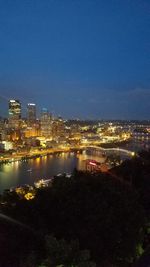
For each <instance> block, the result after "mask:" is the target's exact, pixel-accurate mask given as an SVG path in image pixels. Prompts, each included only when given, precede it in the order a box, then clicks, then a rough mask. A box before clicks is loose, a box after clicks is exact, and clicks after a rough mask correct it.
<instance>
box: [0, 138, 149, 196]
mask: <svg viewBox="0 0 150 267" xmlns="http://www.w3.org/2000/svg"><path fill="white" fill-rule="evenodd" d="M124 148H125V149H129V150H132V151H138V150H141V149H145V147H143V145H142V146H141V144H140V146H138V144H137V143H133V142H131V143H129V144H127V145H126V146H125V147H124ZM86 159H94V160H96V161H98V162H103V160H104V159H103V158H102V157H101V156H100V155H95V154H91V155H89V154H88V155H87V154H86V153H83V154H76V153H58V154H54V155H48V156H45V157H39V158H36V159H30V160H28V161H23V162H21V161H19V162H13V163H9V164H3V165H0V192H2V191H3V190H4V189H7V188H10V187H16V186H19V185H23V184H30V185H33V184H34V182H35V181H37V180H39V179H48V178H50V177H52V176H54V175H56V174H58V173H63V172H67V173H70V172H72V171H73V169H74V168H79V169H84V167H85V160H86Z"/></svg>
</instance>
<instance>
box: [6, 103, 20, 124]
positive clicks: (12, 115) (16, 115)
mask: <svg viewBox="0 0 150 267" xmlns="http://www.w3.org/2000/svg"><path fill="white" fill-rule="evenodd" d="M20 120H21V103H20V101H19V100H16V99H11V100H9V126H10V127H11V128H18V127H19V125H20Z"/></svg>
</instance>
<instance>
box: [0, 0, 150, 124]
mask: <svg viewBox="0 0 150 267" xmlns="http://www.w3.org/2000/svg"><path fill="white" fill-rule="evenodd" d="M10 98H17V99H20V100H21V102H22V106H23V110H24V111H23V112H25V109H26V104H27V103H28V102H34V103H36V104H37V107H38V110H39V111H40V109H41V108H42V107H46V108H48V109H49V110H50V111H51V112H52V113H54V114H55V115H62V116H63V117H65V118H79V119H150V1H149V0H125V1H120V0H105V1H104V0H21V1H20V0H13V1H12V0H0V115H3V116H6V114H7V100H8V99H10Z"/></svg>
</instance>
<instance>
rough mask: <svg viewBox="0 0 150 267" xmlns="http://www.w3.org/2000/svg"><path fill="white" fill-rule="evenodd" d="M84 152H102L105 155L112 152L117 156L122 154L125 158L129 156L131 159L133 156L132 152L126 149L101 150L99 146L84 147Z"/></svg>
mask: <svg viewBox="0 0 150 267" xmlns="http://www.w3.org/2000/svg"><path fill="white" fill-rule="evenodd" d="M84 148H85V150H92V151H93V150H95V151H100V152H104V153H106V154H107V152H108V153H109V152H114V153H117V154H122V155H123V154H124V155H126V156H130V157H133V156H134V155H135V152H134V151H131V150H128V149H123V148H103V147H99V146H87V147H84Z"/></svg>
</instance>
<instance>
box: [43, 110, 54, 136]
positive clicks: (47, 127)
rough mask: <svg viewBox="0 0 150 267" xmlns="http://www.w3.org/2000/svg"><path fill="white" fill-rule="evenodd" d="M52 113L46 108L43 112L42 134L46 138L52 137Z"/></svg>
mask: <svg viewBox="0 0 150 267" xmlns="http://www.w3.org/2000/svg"><path fill="white" fill-rule="evenodd" d="M51 123H52V122H51V115H50V113H49V111H48V110H47V109H46V108H43V109H42V112H41V135H42V136H44V137H46V138H51V135H52V124H51Z"/></svg>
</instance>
